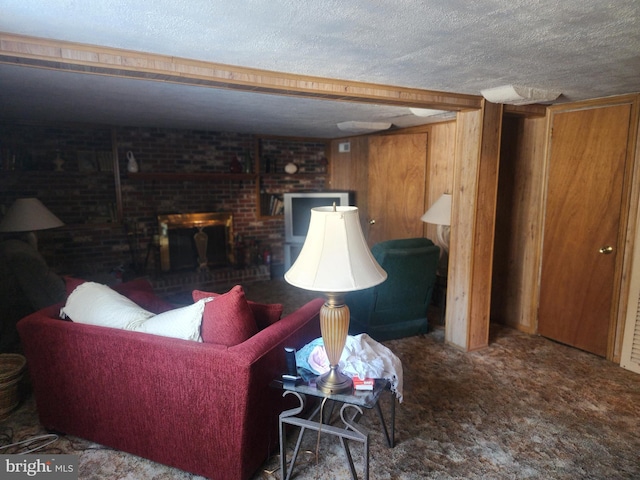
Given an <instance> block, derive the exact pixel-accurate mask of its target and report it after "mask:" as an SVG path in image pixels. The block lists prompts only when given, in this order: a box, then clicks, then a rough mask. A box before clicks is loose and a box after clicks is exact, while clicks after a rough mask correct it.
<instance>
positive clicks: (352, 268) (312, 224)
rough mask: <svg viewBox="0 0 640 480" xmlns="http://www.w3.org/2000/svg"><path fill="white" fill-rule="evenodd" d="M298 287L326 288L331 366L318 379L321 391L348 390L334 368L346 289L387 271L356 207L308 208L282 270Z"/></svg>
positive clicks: (343, 336)
mask: <svg viewBox="0 0 640 480" xmlns="http://www.w3.org/2000/svg"><path fill="white" fill-rule="evenodd" d="M284 278H285V280H286V281H287V282H288V283H290V284H291V285H294V286H296V287H299V288H302V289H305V290H313V291H319V292H324V293H325V295H326V297H327V299H326V301H325V303H324V305H323V306H322V308H321V309H320V331H321V333H322V340H323V342H324V347H325V350H326V352H327V358H328V359H329V371H328V372H326V373H324V374H322V375H321V376H319V377H318V378H317V379H316V387H317V388H318V389H319V390H321V391H323V392H325V393H344V392H348V391H351V389H352V382H351V378H350V377H349V376H347V375H345V374H343V373H341V372H340V371H339V370H338V364H339V362H340V357H341V355H342V351H343V350H344V345H345V342H346V340H347V334H348V333H349V307H348V306H347V305H346V304H345V303H344V294H345V293H346V292H352V291H356V290H364V289H366V288H369V287H373V286H375V285H378V284H379V283H382V282H384V281H385V280H386V278H387V273H386V272H385V271H384V270H383V269H382V267H380V265H378V262H376V260H375V258H373V255H372V254H371V250H369V247H368V246H367V242H366V240H365V238H364V234H363V233H362V228H361V227H360V219H359V215H358V209H357V208H356V207H346V206H343V207H336V206H335V204H334V205H333V207H316V208H312V209H311V220H310V221H309V231H308V232H307V236H306V239H305V241H304V244H303V246H302V250H301V251H300V254H299V255H298V258H297V259H296V261H295V263H294V264H293V265H292V266H291V268H290V269H289V271H287V273H285V275H284Z"/></svg>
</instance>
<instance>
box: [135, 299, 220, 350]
mask: <svg viewBox="0 0 640 480" xmlns="http://www.w3.org/2000/svg"><path fill="white" fill-rule="evenodd" d="M209 300H210V299H208V298H203V299H202V300H198V301H197V302H196V303H194V304H192V305H189V306H186V307H182V308H176V309H174V310H169V311H167V312H164V313H160V314H158V315H155V316H153V317H150V318H147V319H142V320H140V321H139V322H134V323H130V324H129V325H127V326H126V327H125V328H126V329H127V330H133V331H135V332H145V333H151V334H153V335H162V336H164V337H173V338H182V339H183V340H194V341H196V342H202V337H201V336H200V325H201V324H202V313H203V312H204V304H205V303H206V302H207V301H209Z"/></svg>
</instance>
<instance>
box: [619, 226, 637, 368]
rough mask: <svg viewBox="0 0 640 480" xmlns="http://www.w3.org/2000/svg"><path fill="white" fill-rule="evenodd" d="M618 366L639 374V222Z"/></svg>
mask: <svg viewBox="0 0 640 480" xmlns="http://www.w3.org/2000/svg"><path fill="white" fill-rule="evenodd" d="M620 366H621V367H623V368H626V369H627V370H631V371H633V372H636V373H640V222H638V224H637V227H636V238H635V241H634V252H633V266H632V267H631V289H630V291H629V304H628V306H627V320H626V322H625V327H624V338H623V339H622V355H621V359H620Z"/></svg>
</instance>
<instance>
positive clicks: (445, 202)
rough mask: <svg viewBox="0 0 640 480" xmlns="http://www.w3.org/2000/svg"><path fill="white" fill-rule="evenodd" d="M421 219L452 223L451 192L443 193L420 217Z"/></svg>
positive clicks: (436, 222)
mask: <svg viewBox="0 0 640 480" xmlns="http://www.w3.org/2000/svg"><path fill="white" fill-rule="evenodd" d="M420 220H422V221H423V222H425V223H433V224H436V225H451V194H450V193H443V194H442V196H441V197H440V198H439V199H438V200H436V201H435V203H434V204H433V205H431V207H429V210H427V211H426V212H425V214H424V215H422V217H420Z"/></svg>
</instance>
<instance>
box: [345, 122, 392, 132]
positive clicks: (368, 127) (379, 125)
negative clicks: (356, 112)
mask: <svg viewBox="0 0 640 480" xmlns="http://www.w3.org/2000/svg"><path fill="white" fill-rule="evenodd" d="M338 128H339V129H340V130H342V131H343V132H351V133H366V132H379V131H380V130H388V129H389V128H391V124H390V123H387V122H358V121H353V120H352V121H349V122H340V123H338Z"/></svg>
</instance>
